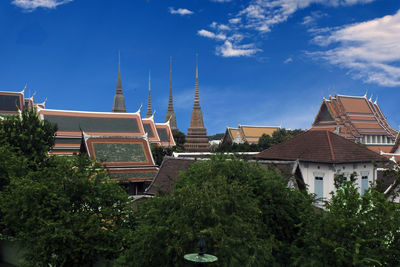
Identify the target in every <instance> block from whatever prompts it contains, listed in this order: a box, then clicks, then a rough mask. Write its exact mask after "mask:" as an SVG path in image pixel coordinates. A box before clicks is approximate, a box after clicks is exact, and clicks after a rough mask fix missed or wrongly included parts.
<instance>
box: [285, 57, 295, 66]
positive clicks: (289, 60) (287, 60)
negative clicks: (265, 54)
mask: <svg viewBox="0 0 400 267" xmlns="http://www.w3.org/2000/svg"><path fill="white" fill-rule="evenodd" d="M290 62H293V58H291V57H288V58H287V59H285V61H283V63H285V64H288V63H290Z"/></svg>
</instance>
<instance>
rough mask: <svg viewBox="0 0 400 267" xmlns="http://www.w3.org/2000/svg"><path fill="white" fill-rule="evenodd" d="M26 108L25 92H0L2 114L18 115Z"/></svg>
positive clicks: (0, 111)
mask: <svg viewBox="0 0 400 267" xmlns="http://www.w3.org/2000/svg"><path fill="white" fill-rule="evenodd" d="M23 108H24V91H21V92H4V91H0V113H2V114H18V111H19V110H22V109H23Z"/></svg>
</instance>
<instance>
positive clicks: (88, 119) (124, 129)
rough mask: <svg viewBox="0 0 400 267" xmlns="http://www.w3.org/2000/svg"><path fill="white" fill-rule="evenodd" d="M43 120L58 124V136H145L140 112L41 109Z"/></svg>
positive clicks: (40, 113)
mask: <svg viewBox="0 0 400 267" xmlns="http://www.w3.org/2000/svg"><path fill="white" fill-rule="evenodd" d="M39 115H40V117H41V119H46V120H48V121H50V122H53V123H56V124H57V126H58V131H57V135H67V136H77V135H78V136H79V135H80V134H81V131H85V132H86V133H88V134H93V133H97V134H103V135H136V136H142V135H144V129H143V124H142V121H141V118H140V114H139V112H136V113H113V112H88V111H68V110H53V109H39Z"/></svg>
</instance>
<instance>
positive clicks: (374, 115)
mask: <svg viewBox="0 0 400 267" xmlns="http://www.w3.org/2000/svg"><path fill="white" fill-rule="evenodd" d="M327 125H332V126H334V127H336V126H340V133H339V134H340V135H341V136H344V137H346V138H350V139H355V138H359V137H361V136H362V135H364V134H366V135H371V134H378V135H386V136H388V137H390V138H393V137H394V136H395V135H396V131H394V130H393V129H392V128H391V127H390V125H389V124H388V122H387V121H386V118H385V116H384V115H383V113H382V111H381V109H380V107H379V106H378V104H377V102H376V101H375V102H372V100H371V99H367V97H366V96H364V97H357V96H343V95H338V96H337V95H335V97H329V99H323V101H322V104H321V107H320V109H319V112H318V114H317V116H316V117H315V120H314V123H313V125H312V126H313V128H314V129H316V130H319V129H324V128H325V127H327Z"/></svg>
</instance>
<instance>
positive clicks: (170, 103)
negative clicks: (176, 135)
mask: <svg viewBox="0 0 400 267" xmlns="http://www.w3.org/2000/svg"><path fill="white" fill-rule="evenodd" d="M167 121H169V123H170V125H171V129H172V130H176V129H178V127H177V125H176V116H175V112H174V104H173V99H172V57H170V61H169V98H168V110H167V114H166V115H165V122H167Z"/></svg>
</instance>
